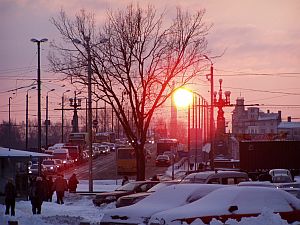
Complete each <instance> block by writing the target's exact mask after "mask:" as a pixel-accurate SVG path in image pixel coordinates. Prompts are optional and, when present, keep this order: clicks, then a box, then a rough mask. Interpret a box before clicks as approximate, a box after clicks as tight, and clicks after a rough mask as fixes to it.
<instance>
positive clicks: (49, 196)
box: [47, 176, 54, 202]
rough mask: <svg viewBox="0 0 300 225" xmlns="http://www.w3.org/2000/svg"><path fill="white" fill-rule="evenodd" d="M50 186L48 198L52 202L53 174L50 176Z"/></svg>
mask: <svg viewBox="0 0 300 225" xmlns="http://www.w3.org/2000/svg"><path fill="white" fill-rule="evenodd" d="M47 182H48V188H49V191H48V198H47V201H48V202H52V196H53V192H54V191H53V178H52V176H49V177H48V180H47Z"/></svg>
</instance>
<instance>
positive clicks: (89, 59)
mask: <svg viewBox="0 0 300 225" xmlns="http://www.w3.org/2000/svg"><path fill="white" fill-rule="evenodd" d="M72 41H73V43H74V44H79V45H82V46H83V47H84V48H85V50H86V53H87V62H88V65H87V67H88V77H87V83H88V127H87V132H88V149H89V192H93V174H92V172H93V168H92V166H93V157H92V156H93V149H92V116H93V115H92V73H93V71H92V57H91V44H90V37H87V36H85V37H84V41H85V43H82V42H81V41H80V40H78V39H73V40H72ZM107 41H108V39H106V38H104V39H102V40H100V43H104V42H107Z"/></svg>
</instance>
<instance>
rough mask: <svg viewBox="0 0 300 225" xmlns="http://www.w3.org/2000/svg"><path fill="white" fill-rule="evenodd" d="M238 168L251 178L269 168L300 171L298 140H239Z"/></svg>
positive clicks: (299, 142)
mask: <svg viewBox="0 0 300 225" xmlns="http://www.w3.org/2000/svg"><path fill="white" fill-rule="evenodd" d="M239 153H240V169H241V170H243V171H246V172H248V174H249V176H250V177H252V178H255V177H257V176H258V175H259V174H261V173H263V172H266V171H269V170H271V169H288V170H290V171H291V172H292V174H294V175H295V174H298V173H299V171H300V141H288V140H272V141H240V142H239Z"/></svg>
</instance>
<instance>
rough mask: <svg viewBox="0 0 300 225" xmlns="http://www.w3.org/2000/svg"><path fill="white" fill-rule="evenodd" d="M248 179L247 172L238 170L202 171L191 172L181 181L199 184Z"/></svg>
mask: <svg viewBox="0 0 300 225" xmlns="http://www.w3.org/2000/svg"><path fill="white" fill-rule="evenodd" d="M244 181H249V177H248V174H247V173H245V172H240V171H222V170H219V171H204V172H198V173H191V174H189V175H187V176H186V177H185V178H183V179H182V181H181V183H199V184H238V183H240V182H244Z"/></svg>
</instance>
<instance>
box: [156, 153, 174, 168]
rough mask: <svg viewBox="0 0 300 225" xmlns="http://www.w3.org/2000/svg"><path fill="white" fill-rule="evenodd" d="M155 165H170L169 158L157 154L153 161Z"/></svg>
mask: <svg viewBox="0 0 300 225" xmlns="http://www.w3.org/2000/svg"><path fill="white" fill-rule="evenodd" d="M155 165H156V166H170V165H171V159H170V157H169V156H168V155H158V156H157V158H156V161H155Z"/></svg>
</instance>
